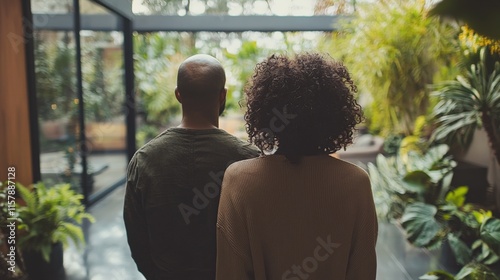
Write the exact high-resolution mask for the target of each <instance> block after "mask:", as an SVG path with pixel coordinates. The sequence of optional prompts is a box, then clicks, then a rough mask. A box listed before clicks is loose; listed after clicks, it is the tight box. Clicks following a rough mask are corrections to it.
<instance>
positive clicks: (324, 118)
mask: <svg viewBox="0 0 500 280" xmlns="http://www.w3.org/2000/svg"><path fill="white" fill-rule="evenodd" d="M356 90H357V89H356V86H355V85H354V82H353V81H352V80H351V78H350V75H349V72H348V71H347V69H346V67H345V66H344V65H343V64H342V63H341V62H338V61H335V60H334V59H332V58H331V57H330V56H328V55H324V54H319V53H302V54H297V55H295V56H294V57H288V56H286V55H281V54H273V55H271V56H270V57H268V58H267V59H265V60H264V61H263V62H261V63H258V64H257V66H256V67H255V72H254V74H253V76H252V77H251V78H250V80H249V83H248V84H247V85H246V87H245V94H246V107H247V111H246V113H245V121H246V130H247V133H248V135H249V141H250V142H251V143H253V144H255V145H256V146H257V147H259V148H260V150H261V151H262V152H264V151H267V152H269V151H273V150H275V149H277V151H276V153H278V154H283V155H285V156H286V157H287V158H288V159H289V160H291V161H292V162H296V161H298V160H299V159H300V158H301V157H302V156H306V155H318V154H331V153H334V152H336V151H338V150H340V149H341V148H344V149H345V148H346V147H347V145H349V144H351V143H352V140H353V130H354V127H355V126H356V125H357V124H358V123H360V122H362V121H363V112H362V109H361V106H360V105H359V104H358V103H357V101H356V99H355V97H354V94H355V92H356Z"/></svg>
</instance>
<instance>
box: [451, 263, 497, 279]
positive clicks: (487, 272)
mask: <svg viewBox="0 0 500 280" xmlns="http://www.w3.org/2000/svg"><path fill="white" fill-rule="evenodd" d="M455 279H456V280H499V278H498V276H496V275H495V273H493V272H492V271H491V269H489V268H488V267H486V266H484V265H482V264H478V263H470V264H467V265H466V266H464V267H463V268H462V269H461V270H460V271H459V272H458V274H457V275H456V276H455Z"/></svg>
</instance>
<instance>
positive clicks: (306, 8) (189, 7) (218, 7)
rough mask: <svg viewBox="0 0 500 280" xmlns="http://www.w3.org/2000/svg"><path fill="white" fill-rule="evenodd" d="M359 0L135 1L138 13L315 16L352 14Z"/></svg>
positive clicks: (133, 8) (135, 8) (134, 7)
mask: <svg viewBox="0 0 500 280" xmlns="http://www.w3.org/2000/svg"><path fill="white" fill-rule="evenodd" d="M355 3H356V1H349V0H343V1H329V0H310V1H304V0H169V1H168V0H132V11H133V12H134V13H136V14H164V15H181V16H183V15H202V14H213V15H230V16H239V15H276V16H312V15H321V14H339V13H348V12H351V11H352V10H353V9H354V5H355Z"/></svg>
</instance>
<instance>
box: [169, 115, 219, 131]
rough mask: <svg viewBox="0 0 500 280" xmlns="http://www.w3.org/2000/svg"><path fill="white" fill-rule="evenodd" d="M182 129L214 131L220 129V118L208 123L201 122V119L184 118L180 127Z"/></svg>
mask: <svg viewBox="0 0 500 280" xmlns="http://www.w3.org/2000/svg"><path fill="white" fill-rule="evenodd" d="M178 127H180V128H187V129H199V130H201V129H214V128H219V118H216V119H215V120H212V121H208V120H206V119H205V120H199V119H196V118H195V119H193V118H189V117H186V116H184V117H183V118H182V121H181V124H180V125H179V126H178Z"/></svg>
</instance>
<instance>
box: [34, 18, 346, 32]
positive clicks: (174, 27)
mask: <svg viewBox="0 0 500 280" xmlns="http://www.w3.org/2000/svg"><path fill="white" fill-rule="evenodd" d="M340 18H341V16H227V15H200V16H170V15H168V16H167V15H135V16H134V17H133V25H134V27H133V28H134V31H137V32H156V31H188V32H201V31H209V32H244V31H260V32H273V31H283V32H286V31H333V30H335V29H336V26H337V24H338V20H339V19H340ZM33 19H34V20H33V22H34V28H35V29H38V30H54V31H64V30H72V28H73V24H72V15H65V14H34V15H33ZM81 20H82V21H81V24H82V30H95V31H113V30H120V29H121V28H120V25H119V20H118V18H117V17H116V16H113V15H82V17H81Z"/></svg>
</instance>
